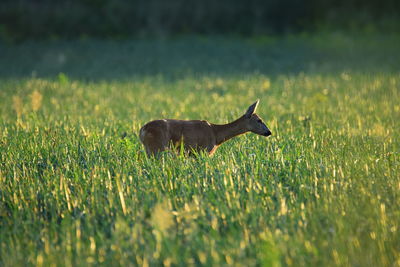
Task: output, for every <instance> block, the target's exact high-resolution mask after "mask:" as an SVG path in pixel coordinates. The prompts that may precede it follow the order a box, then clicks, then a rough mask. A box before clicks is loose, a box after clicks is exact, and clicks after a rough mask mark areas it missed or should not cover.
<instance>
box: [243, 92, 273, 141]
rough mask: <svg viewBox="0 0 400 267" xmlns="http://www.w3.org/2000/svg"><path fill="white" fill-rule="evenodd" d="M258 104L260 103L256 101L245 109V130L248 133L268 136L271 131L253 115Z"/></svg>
mask: <svg viewBox="0 0 400 267" xmlns="http://www.w3.org/2000/svg"><path fill="white" fill-rule="evenodd" d="M259 102H260V101H259V100H257V101H256V102H255V103H254V104H253V105H251V106H250V107H249V108H248V109H247V111H246V113H245V114H244V119H245V124H246V127H247V130H248V131H250V132H253V133H255V134H259V135H263V136H270V135H271V131H270V130H269V129H268V127H267V125H265V124H264V122H263V121H262V119H261V118H260V117H259V116H258V115H257V114H256V113H255V111H256V109H257V106H258V103H259Z"/></svg>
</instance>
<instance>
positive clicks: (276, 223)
mask: <svg viewBox="0 0 400 267" xmlns="http://www.w3.org/2000/svg"><path fill="white" fill-rule="evenodd" d="M399 43H400V36H399V35H396V34H393V35H388V34H386V35H385V34H381V35H379V34H373V35H368V34H363V35H357V34H344V33H325V34H324V33H321V34H315V35H306V34H304V35H288V36H284V37H268V36H264V37H257V38H256V37H254V38H247V39H240V38H236V37H218V36H214V37H201V36H182V37H177V38H170V39H158V40H151V39H141V40H120V41H107V40H94V39H89V40H79V41H61V40H54V41H46V42H28V41H26V42H24V43H21V44H16V45H7V44H1V45H0V111H1V117H0V164H1V167H0V168H1V169H0V265H1V266H97V265H100V266H107V265H108V266H137V265H139V266H163V265H164V266H193V265H205V266H400V225H399V223H400V161H399V160H400V155H399V151H400V140H399V139H400V134H399V131H400V124H399V118H400V101H399V99H400V53H399V52H398V44H399ZM256 99H260V105H259V107H258V111H257V114H259V115H260V116H261V117H262V118H263V119H264V120H265V122H266V124H267V125H268V127H269V128H270V129H271V131H272V136H271V137H268V138H265V137H262V136H256V135H253V134H247V135H243V136H240V137H238V138H235V139H233V140H230V141H229V142H228V143H225V144H223V145H222V146H221V147H220V148H219V149H218V150H217V152H216V153H215V155H214V156H213V157H208V156H207V155H206V154H204V153H199V154H198V155H195V156H192V157H187V156H185V155H182V154H179V153H170V152H167V153H163V154H162V155H161V156H160V157H159V158H156V159H155V158H149V157H147V156H146V155H145V153H144V149H143V146H142V144H141V143H140V141H139V138H138V131H139V129H140V127H141V126H142V125H143V124H144V123H145V122H147V121H149V120H151V119H158V118H179V119H206V120H208V121H210V122H213V123H226V122H229V121H231V120H234V119H236V118H237V117H239V116H241V115H242V114H243V113H244V112H245V111H246V109H247V107H248V106H249V105H250V104H252V103H253V102H254V101H255V100H256Z"/></svg>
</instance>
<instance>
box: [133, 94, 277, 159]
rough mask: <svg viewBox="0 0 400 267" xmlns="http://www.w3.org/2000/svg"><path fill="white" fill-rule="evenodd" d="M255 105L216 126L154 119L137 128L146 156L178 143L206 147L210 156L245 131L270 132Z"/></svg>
mask: <svg viewBox="0 0 400 267" xmlns="http://www.w3.org/2000/svg"><path fill="white" fill-rule="evenodd" d="M257 104H258V101H257V102H256V103H254V104H253V105H252V106H250V107H249V109H248V111H247V112H246V114H245V115H243V116H242V117H240V118H239V119H237V120H235V121H233V122H231V123H228V124H221V125H218V124H212V123H209V122H208V121H204V120H172V119H163V120H154V121H151V122H148V123H147V124H145V125H144V126H143V127H142V128H141V129H140V133H139V136H140V140H141V141H142V143H143V144H144V146H145V149H146V153H147V154H148V155H155V154H157V153H158V152H161V151H164V150H166V149H168V147H169V146H174V147H179V146H180V145H181V144H183V146H184V148H185V150H187V151H191V150H193V149H194V150H206V151H207V152H208V153H209V154H210V155H211V154H213V153H214V152H215V150H216V149H217V148H218V146H219V145H221V144H222V143H223V142H226V141H228V140H229V139H231V138H233V137H235V136H237V135H240V134H243V133H246V132H248V131H252V132H254V133H257V134H260V135H264V136H269V135H271V132H270V131H269V129H268V128H267V126H266V125H265V124H264V123H262V121H261V119H260V118H259V117H258V115H257V114H255V113H254V111H255V109H256V107H257Z"/></svg>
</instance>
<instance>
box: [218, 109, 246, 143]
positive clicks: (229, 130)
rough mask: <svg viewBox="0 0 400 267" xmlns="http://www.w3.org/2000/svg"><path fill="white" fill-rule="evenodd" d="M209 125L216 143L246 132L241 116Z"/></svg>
mask: <svg viewBox="0 0 400 267" xmlns="http://www.w3.org/2000/svg"><path fill="white" fill-rule="evenodd" d="M211 127H212V129H213V131H214V134H215V138H216V143H217V145H220V144H222V143H223V142H226V141H228V140H229V139H231V138H233V137H235V136H238V135H240V134H244V133H245V132H247V130H246V127H245V125H244V117H243V116H242V117H240V118H239V119H237V120H235V121H233V122H230V123H227V124H212V125H211Z"/></svg>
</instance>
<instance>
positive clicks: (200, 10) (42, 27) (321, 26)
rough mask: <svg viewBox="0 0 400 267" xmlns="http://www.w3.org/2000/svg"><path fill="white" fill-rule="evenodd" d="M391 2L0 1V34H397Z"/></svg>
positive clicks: (397, 4) (395, 0) (395, 4)
mask: <svg viewBox="0 0 400 267" xmlns="http://www.w3.org/2000/svg"><path fill="white" fill-rule="evenodd" d="M399 10H400V1H399V0H382V1H377V0H264V1H261V0H247V1H242V0H201V1H200V0H197V1H193V0H131V1H127V0H1V2H0V39H3V40H8V41H20V40H27V39H76V38H86V37H91V38H93V37H94V38H128V37H147V36H161V37H163V36H174V35H180V34H216V35H220V34H228V35H239V36H242V35H243V36H249V35H259V34H283V33H288V32H289V33H291V32H310V31H317V30H319V31H320V30H337V29H339V30H340V29H346V30H349V29H350V30H361V31H397V29H398V27H399V25H400V23H399V21H400V19H399V17H400V15H399Z"/></svg>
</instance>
